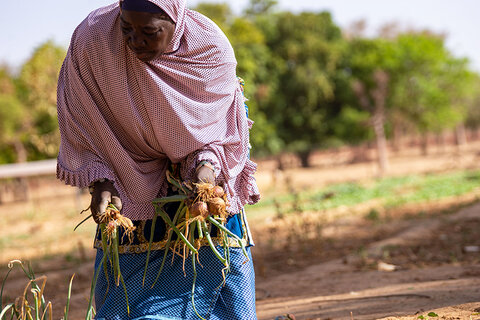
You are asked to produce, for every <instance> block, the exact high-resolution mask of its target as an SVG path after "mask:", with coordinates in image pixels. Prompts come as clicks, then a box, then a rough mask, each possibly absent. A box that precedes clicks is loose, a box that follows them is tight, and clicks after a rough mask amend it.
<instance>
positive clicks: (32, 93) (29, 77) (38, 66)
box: [18, 41, 66, 159]
mask: <svg viewBox="0 0 480 320" xmlns="http://www.w3.org/2000/svg"><path fill="white" fill-rule="evenodd" d="M65 54H66V52H65V49H64V48H62V47H59V46H57V45H55V44H54V43H53V42H52V41H47V42H45V43H44V44H42V45H41V46H39V47H38V48H37V49H36V50H35V51H34V53H33V55H32V57H31V58H30V59H29V60H28V61H27V62H26V63H25V64H24V65H23V67H22V70H21V72H20V76H19V79H18V80H19V84H20V87H21V89H22V90H23V91H24V96H23V102H24V104H25V105H27V106H28V109H29V114H30V116H31V126H30V127H28V128H26V130H27V131H28V133H29V143H28V145H29V147H30V148H31V150H30V157H31V158H34V159H39V158H40V159H41V158H52V157H55V156H56V154H57V150H58V145H59V144H60V135H59V132H58V124H57V107H56V88H57V79H58V73H59V72H60V67H61V65H62V62H63V59H64V58H65Z"/></svg>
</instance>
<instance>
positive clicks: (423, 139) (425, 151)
mask: <svg viewBox="0 0 480 320" xmlns="http://www.w3.org/2000/svg"><path fill="white" fill-rule="evenodd" d="M420 140H421V141H420V150H421V152H422V156H426V155H427V154H428V134H426V133H424V134H422V137H421V138H420Z"/></svg>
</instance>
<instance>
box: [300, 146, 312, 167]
mask: <svg viewBox="0 0 480 320" xmlns="http://www.w3.org/2000/svg"><path fill="white" fill-rule="evenodd" d="M311 154H312V151H311V150H307V151H300V152H297V155H298V158H299V159H300V164H301V165H302V168H310V155H311Z"/></svg>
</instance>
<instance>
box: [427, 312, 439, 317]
mask: <svg viewBox="0 0 480 320" xmlns="http://www.w3.org/2000/svg"><path fill="white" fill-rule="evenodd" d="M428 316H429V317H438V314H436V313H435V312H429V313H428Z"/></svg>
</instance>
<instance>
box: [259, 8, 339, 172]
mask: <svg viewBox="0 0 480 320" xmlns="http://www.w3.org/2000/svg"><path fill="white" fill-rule="evenodd" d="M271 24H273V27H272V25H271ZM260 26H261V27H266V28H268V29H264V30H265V35H266V43H267V45H268V47H269V48H270V50H271V53H272V61H271V65H270V76H271V77H274V78H275V81H274V82H273V84H274V85H273V86H272V87H273V88H275V94H274V95H272V96H271V98H270V99H268V101H266V103H265V105H264V106H262V109H263V110H264V112H265V113H266V114H268V115H269V120H270V121H271V122H272V123H273V124H274V126H275V127H276V128H277V130H278V136H279V138H280V139H281V141H282V143H283V144H284V145H285V146H287V148H288V149H289V150H291V151H294V152H296V153H298V154H300V155H302V158H304V160H305V161H304V165H308V159H307V158H308V155H309V153H310V152H311V151H312V150H313V149H314V148H315V147H319V146H321V145H322V144H324V143H325V141H326V140H327V139H328V138H329V130H330V127H329V121H328V120H329V119H328V115H329V114H330V112H329V110H328V109H329V107H331V104H332V103H333V100H334V97H335V90H336V86H335V79H336V78H335V77H336V73H337V71H338V70H337V69H338V66H339V63H340V60H341V56H342V50H343V40H342V36H341V31H340V29H339V28H338V26H336V25H335V24H334V23H333V21H332V18H331V16H330V14H329V13H326V12H322V13H310V12H305V13H300V14H293V13H290V12H283V13H278V14H275V15H272V16H271V17H270V21H269V23H268V24H267V23H266V22H265V21H261V25H260Z"/></svg>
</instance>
